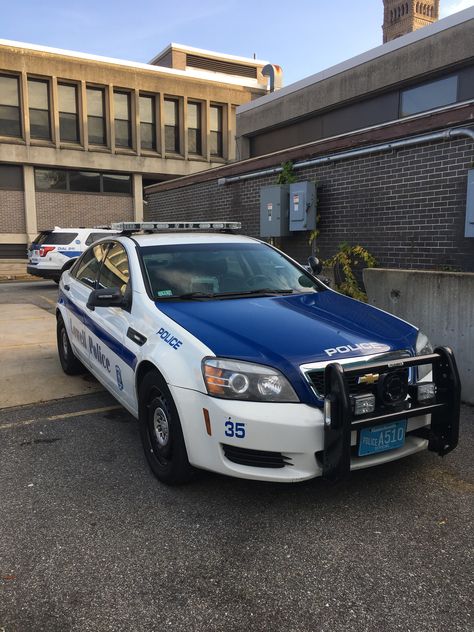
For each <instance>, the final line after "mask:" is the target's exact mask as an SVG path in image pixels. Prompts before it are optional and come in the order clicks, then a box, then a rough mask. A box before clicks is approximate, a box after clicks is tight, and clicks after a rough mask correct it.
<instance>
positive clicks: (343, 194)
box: [145, 139, 474, 272]
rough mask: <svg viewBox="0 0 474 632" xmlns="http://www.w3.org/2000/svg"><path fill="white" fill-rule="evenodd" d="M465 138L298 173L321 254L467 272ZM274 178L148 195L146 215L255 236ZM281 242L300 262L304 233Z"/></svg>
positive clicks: (473, 264)
mask: <svg viewBox="0 0 474 632" xmlns="http://www.w3.org/2000/svg"><path fill="white" fill-rule="evenodd" d="M473 156H474V146H473V144H472V142H471V141H470V140H469V139H461V140H453V141H443V142H435V143H431V144H423V145H417V146H414V147H409V148H405V149H399V150H396V151H393V152H392V153H379V154H374V155H372V156H365V157H360V158H353V159H351V160H344V161H341V162H336V163H333V164H328V165H322V166H317V167H309V168H306V169H301V170H298V171H297V172H296V173H297V177H298V180H301V181H303V180H316V182H317V186H318V214H319V216H320V222H319V226H318V228H319V230H320V235H319V237H318V239H317V251H318V256H320V257H321V258H323V259H325V258H328V257H329V256H331V255H332V254H334V253H335V252H336V251H337V247H338V245H339V244H340V243H341V242H344V241H348V242H350V243H351V244H361V245H363V246H365V247H366V248H368V250H369V251H370V252H371V253H372V254H373V255H374V256H375V257H376V258H377V260H378V263H379V265H380V266H381V267H393V268H410V269H431V268H435V269H440V268H443V267H444V268H446V267H447V266H449V267H450V269H454V270H464V271H471V272H472V271H474V239H465V238H464V222H465V208H466V184H467V170H468V168H470V167H471V166H472V161H473ZM274 182H275V176H270V177H264V178H256V179H253V180H246V181H242V182H237V183H233V184H226V185H224V186H220V187H219V186H217V182H216V180H211V181H208V182H201V183H197V184H193V185H191V186H187V187H182V188H175V189H172V190H166V191H162V192H155V193H152V194H150V195H149V196H148V198H147V199H148V207H147V209H146V211H145V212H146V219H161V220H166V219H170V220H188V219H229V220H230V219H232V220H239V221H241V222H242V224H243V231H242V232H244V233H245V234H248V235H253V236H258V233H259V217H260V210H259V208H260V187H262V186H264V185H266V184H272V183H274ZM280 246H281V247H282V249H283V250H285V251H286V252H288V253H289V254H290V255H291V256H293V257H294V258H296V259H298V260H299V261H302V262H303V261H305V260H306V259H307V257H308V256H309V254H311V248H310V246H309V244H308V233H306V232H305V233H296V234H295V236H291V237H288V238H284V239H282V241H281V244H280Z"/></svg>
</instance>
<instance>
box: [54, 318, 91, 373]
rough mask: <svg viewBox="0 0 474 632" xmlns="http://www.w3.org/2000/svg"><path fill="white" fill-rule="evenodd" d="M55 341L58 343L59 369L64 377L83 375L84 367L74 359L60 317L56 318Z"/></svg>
mask: <svg viewBox="0 0 474 632" xmlns="http://www.w3.org/2000/svg"><path fill="white" fill-rule="evenodd" d="M56 340H57V343H58V355H59V361H60V363H61V367H62V369H63V371H64V373H66V375H79V374H80V373H85V368H84V365H83V364H82V363H81V362H80V360H78V359H77V358H76V356H75V355H74V351H73V350H72V347H71V343H70V342H69V336H68V335H67V331H66V326H65V324H64V321H63V319H62V317H61V316H58V322H57V327H56Z"/></svg>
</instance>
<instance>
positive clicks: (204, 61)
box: [186, 55, 257, 79]
mask: <svg viewBox="0 0 474 632" xmlns="http://www.w3.org/2000/svg"><path fill="white" fill-rule="evenodd" d="M186 66H191V67H192V68H200V69H201V70H211V71H212V72H223V73H225V74H226V75H239V76H241V77H248V78H249V79H256V78H257V69H256V68H255V66H245V65H244V64H236V63H235V62H231V61H222V60H219V59H209V58H208V57H199V55H186Z"/></svg>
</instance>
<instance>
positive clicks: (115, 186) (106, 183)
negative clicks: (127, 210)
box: [101, 173, 132, 193]
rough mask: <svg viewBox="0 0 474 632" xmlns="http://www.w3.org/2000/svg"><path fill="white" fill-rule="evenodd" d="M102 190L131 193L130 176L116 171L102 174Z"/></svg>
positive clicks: (105, 191)
mask: <svg viewBox="0 0 474 632" xmlns="http://www.w3.org/2000/svg"><path fill="white" fill-rule="evenodd" d="M101 179H102V189H101V190H102V191H103V192H104V193H131V192H132V180H131V178H130V176H126V175H125V176H124V175H122V174H118V173H103V174H102V178H101Z"/></svg>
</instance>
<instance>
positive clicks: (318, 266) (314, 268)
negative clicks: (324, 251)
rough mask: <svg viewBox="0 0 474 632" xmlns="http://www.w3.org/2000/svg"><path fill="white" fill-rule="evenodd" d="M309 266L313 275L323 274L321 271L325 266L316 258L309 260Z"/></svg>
mask: <svg viewBox="0 0 474 632" xmlns="http://www.w3.org/2000/svg"><path fill="white" fill-rule="evenodd" d="M308 266H309V269H310V271H311V272H312V274H316V275H317V274H321V271H322V269H323V264H322V263H321V261H320V260H319V259H317V258H316V257H309V258H308Z"/></svg>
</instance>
